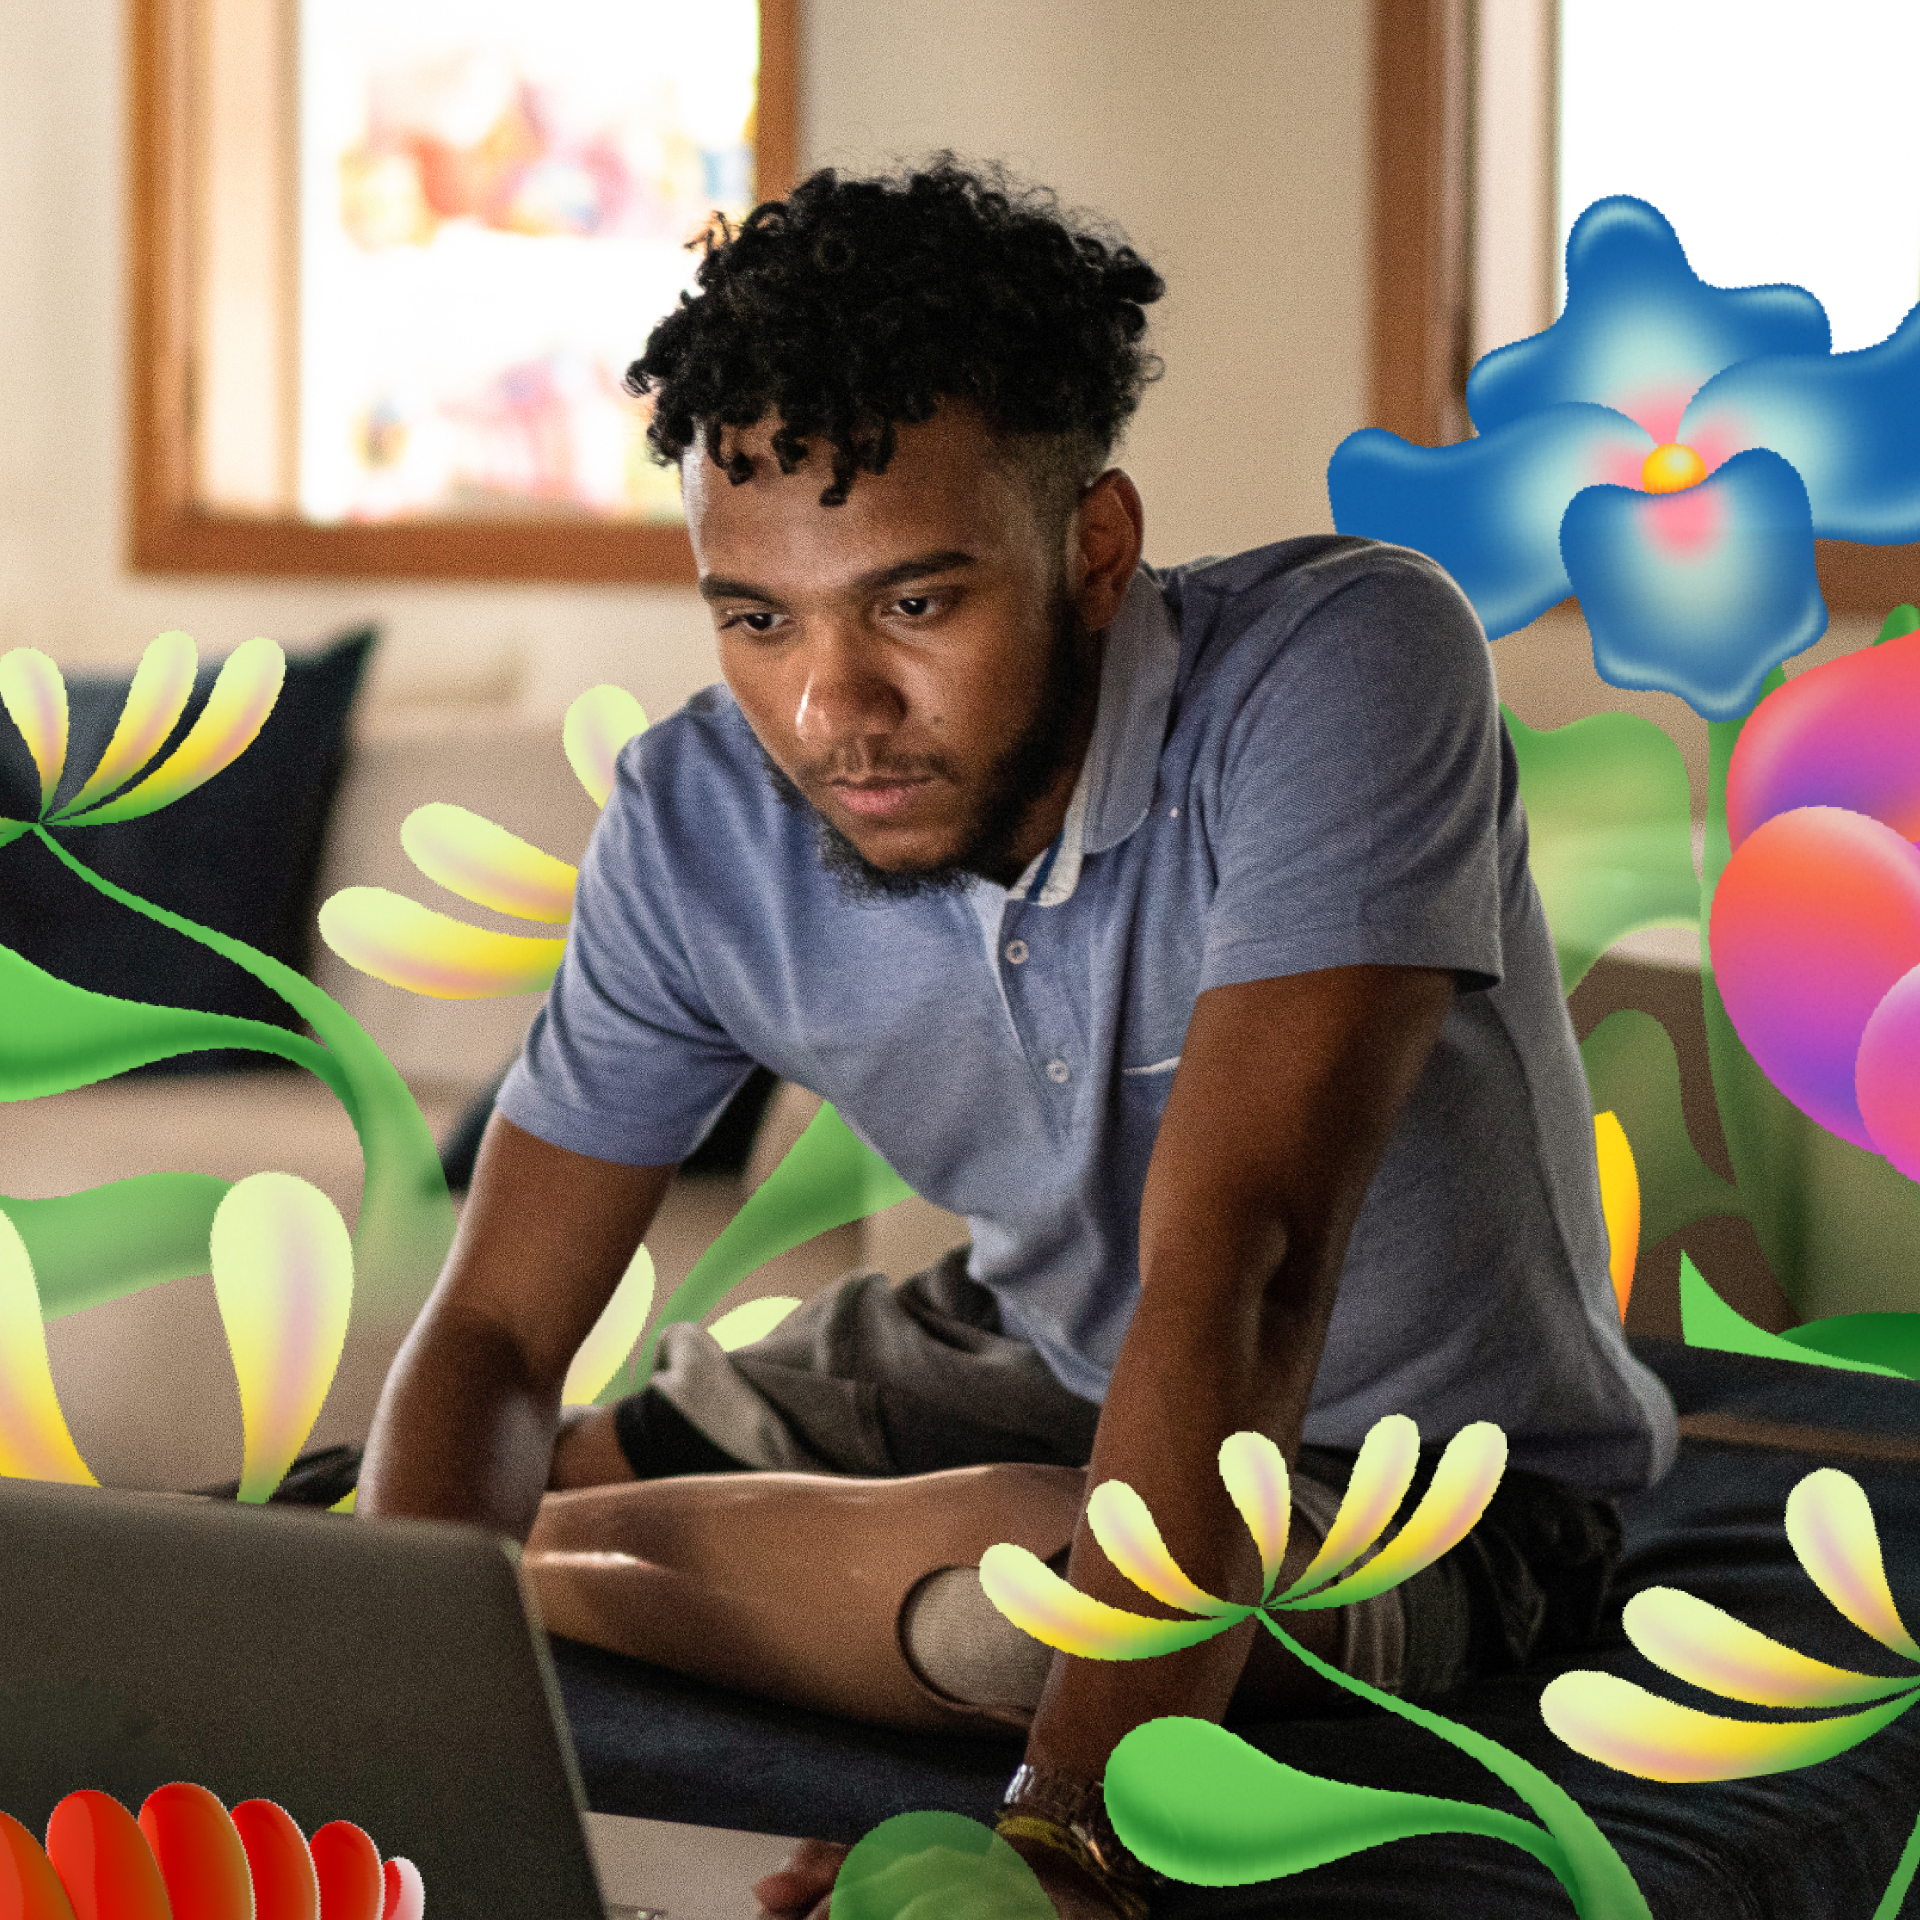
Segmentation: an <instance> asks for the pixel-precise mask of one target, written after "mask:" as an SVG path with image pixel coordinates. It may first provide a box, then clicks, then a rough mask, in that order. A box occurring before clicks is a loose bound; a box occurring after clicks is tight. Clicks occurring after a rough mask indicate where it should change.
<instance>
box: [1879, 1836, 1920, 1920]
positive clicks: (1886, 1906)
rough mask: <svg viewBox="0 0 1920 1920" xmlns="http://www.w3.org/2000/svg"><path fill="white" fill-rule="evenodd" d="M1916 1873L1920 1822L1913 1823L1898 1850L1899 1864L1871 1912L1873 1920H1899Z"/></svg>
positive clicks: (1918, 1868) (1918, 1865) (1919, 1864)
mask: <svg viewBox="0 0 1920 1920" xmlns="http://www.w3.org/2000/svg"><path fill="white" fill-rule="evenodd" d="M1916 1872H1920V1820H1916V1821H1915V1822H1914V1826H1913V1831H1912V1832H1911V1833H1910V1834H1908V1835H1907V1844H1906V1845H1905V1846H1904V1847H1902V1848H1901V1849H1900V1861H1899V1864H1898V1865H1897V1866H1896V1867H1895V1868H1894V1870H1893V1878H1892V1879H1891V1880H1889V1881H1888V1882H1887V1890H1886V1892H1885V1893H1883V1894H1882V1895H1881V1896H1880V1904H1879V1905H1878V1906H1877V1907H1875V1908H1874V1910H1873V1920H1900V1909H1901V1908H1902V1907H1903V1906H1905V1905H1906V1900H1907V1890H1908V1889H1909V1888H1910V1887H1911V1886H1912V1885H1913V1877H1914V1874H1915V1873H1916Z"/></svg>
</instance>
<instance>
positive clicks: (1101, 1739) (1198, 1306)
mask: <svg viewBox="0 0 1920 1920" xmlns="http://www.w3.org/2000/svg"><path fill="white" fill-rule="evenodd" d="M1315 1291H1316V1289H1314V1288H1312V1287H1310V1286H1294V1287H1289V1286H1286V1285H1285V1284H1284V1283H1283V1282H1281V1283H1276V1284H1275V1285H1274V1286H1271V1287H1268V1288H1266V1289H1265V1290H1264V1291H1262V1292H1258V1293H1256V1292H1255V1291H1254V1290H1253V1289H1251V1288H1243V1289H1240V1290H1238V1291H1235V1290H1234V1289H1231V1288H1228V1287H1213V1288H1207V1289H1204V1290H1203V1289H1200V1288H1189V1289H1177V1288H1173V1287H1168V1288H1165V1289H1162V1290H1150V1291H1149V1292H1148V1294H1146V1295H1145V1296H1144V1297H1143V1298H1142V1300H1141V1303H1140V1306H1139V1308H1138V1310H1137V1311H1136V1312H1135V1314H1134V1317H1133V1322H1132V1325H1131V1326H1130V1327H1129V1328H1128V1331H1127V1337H1126V1340H1125V1342H1124V1343H1123V1345H1122V1347H1121V1350H1120V1357H1119V1361H1118V1363H1117V1364H1116V1366H1115V1368H1114V1373H1113V1380H1112V1384H1111V1385H1110V1387H1109V1389H1108V1393H1107V1398H1106V1403H1105V1406H1104V1409H1103V1411H1102V1413H1101V1417H1100V1425H1099V1429H1098V1432H1097V1434H1096V1436H1095V1440H1094V1448H1093V1459H1092V1462H1091V1464H1090V1467H1089V1470H1088V1475H1087V1485H1088V1489H1089V1491H1091V1490H1092V1489H1093V1488H1094V1487H1096V1486H1098V1485H1099V1484H1100V1483H1101V1482H1102V1481H1103V1480H1124V1481H1126V1482H1127V1483H1128V1484H1129V1485H1130V1486H1131V1487H1132V1488H1133V1489H1134V1491H1135V1492H1136V1493H1138V1494H1139V1495H1140V1497H1141V1498H1142V1499H1143V1500H1144V1501H1145V1502H1146V1504H1147V1507H1148V1510H1149V1511H1150V1512H1151V1513H1152V1514H1153V1517H1154V1519H1155V1521H1156V1522H1157V1523H1158V1525H1159V1528H1160V1533H1161V1537H1162V1538H1163V1539H1164V1540H1165V1541H1166V1544H1167V1548H1168V1551H1169V1552H1170V1553H1171V1554H1172V1555H1173V1557H1174V1559H1175V1560H1176V1561H1177V1562H1178V1563H1179V1565H1180V1566H1181V1567H1182V1568H1183V1569H1184V1571H1185V1572H1186V1573H1187V1575H1188V1576H1189V1577H1190V1578H1191V1579H1192V1580H1193V1581H1194V1582H1195V1583H1196V1584H1197V1585H1199V1586H1200V1587H1202V1588H1204V1589H1206V1590H1207V1591H1208V1592H1210V1593H1213V1594H1216V1595H1218V1596H1219V1597H1220V1598H1222V1599H1225V1600H1234V1601H1251V1600H1253V1599H1255V1598H1257V1596H1258V1593H1259V1587H1260V1558H1259V1553H1258V1550H1257V1549H1256V1547H1255V1546H1254V1543H1253V1538H1252V1536H1251V1535H1250V1534H1249V1533H1248V1531H1247V1527H1246V1523H1245V1522H1244V1521H1243V1520H1242V1519H1241V1517H1240V1514H1239V1511H1238V1510H1237V1509H1236V1508H1235V1506H1234V1505H1233V1502H1232V1500H1231V1498H1230V1497H1229V1496H1228V1493H1227V1490H1226V1487H1225V1485H1224V1484H1223V1483H1222V1481H1221V1478H1220V1468H1219V1452H1220V1443H1221V1441H1222V1440H1224V1439H1225V1438H1226V1437H1227V1435H1228V1434H1229V1433H1234V1432H1237V1431H1240V1430H1242V1429H1252V1430H1254V1431H1256V1432H1260V1433H1265V1434H1267V1435H1269V1436H1270V1437H1271V1438H1272V1439H1274V1440H1275V1441H1276V1442H1277V1443H1278V1444H1279V1446H1280V1448H1281V1451H1282V1452H1283V1453H1284V1454H1285V1455H1286V1456H1287V1458H1288V1461H1289V1463H1291V1461H1292V1459H1293V1457H1294V1455H1295V1454H1296V1452H1297V1451H1298V1448H1299V1444H1300V1429H1301V1424H1302V1422H1303V1421H1304V1419H1305V1417H1306V1407H1307V1400H1308V1396H1309V1394H1310V1392H1311V1389H1312V1385H1313V1377H1314V1373H1315V1370H1316V1368H1317V1366H1318V1363H1319V1358H1320V1351H1321V1346H1322V1343H1323V1340H1324V1335H1325V1318H1326V1315H1325V1312H1324V1311H1321V1312H1318V1313H1316V1312H1313V1311H1311V1310H1309V1309H1308V1308H1306V1307H1304V1306H1295V1307H1289V1306H1288V1305H1287V1304H1285V1303H1286V1302H1288V1301H1290V1300H1291V1301H1296V1302H1298V1301H1302V1300H1307V1299H1311V1298H1312V1297H1313V1296H1314V1293H1315ZM1068 1577H1069V1579H1071V1581H1072V1582H1073V1584H1074V1585H1075V1586H1076V1587H1078V1588H1079V1589H1080V1590H1081V1591H1082V1592H1084V1593H1088V1594H1091V1595H1092V1596H1093V1597H1094V1598H1095V1599H1098V1600H1104V1601H1106V1602H1107V1603H1108V1604H1109V1605H1112V1606H1117V1607H1122V1608H1125V1609H1127V1610H1128V1611H1130V1612H1134V1613H1142V1614H1150V1615H1154V1616H1157V1617H1160V1618H1167V1619H1174V1618H1182V1617H1185V1616H1182V1615H1180V1614H1178V1613H1177V1611H1176V1610H1175V1609H1172V1608H1169V1607H1163V1606H1161V1605H1160V1604H1159V1603H1158V1602H1156V1601H1154V1600H1153V1599H1151V1598H1149V1597H1148V1596H1147V1595H1146V1594H1144V1593H1142V1592H1141V1591H1140V1589H1139V1588H1138V1587H1136V1586H1134V1585H1133V1583H1132V1582H1131V1581H1130V1580H1128V1579H1127V1578H1126V1577H1125V1576H1124V1575H1123V1574H1121V1573H1120V1572H1119V1571H1118V1570H1117V1569H1116V1568H1115V1567H1114V1566H1113V1565H1112V1563H1111V1562H1110V1561H1109V1560H1108V1559H1107V1557H1106V1555H1105V1554H1104V1553H1103V1552H1102V1551H1101V1550H1100V1547H1099V1544H1098V1543H1097V1542H1096V1541H1095V1540H1094V1538H1093V1535H1092V1533H1091V1531H1090V1530H1089V1528H1088V1527H1087V1525H1086V1523H1085V1521H1084V1519H1083V1520H1082V1522H1081V1525H1080V1528H1079V1531H1078V1533H1077V1534H1076V1535H1075V1538H1074V1544H1073V1553H1072V1558H1071V1561H1070V1563H1069V1567H1068ZM1262 1631H1264V1629H1262V1628H1261V1627H1260V1626H1259V1625H1258V1623H1257V1622H1253V1621H1248V1622H1246V1623H1245V1624H1243V1625H1241V1626H1238V1627H1235V1628H1234V1629H1233V1630H1232V1631H1230V1632H1228V1633H1224V1634H1219V1635H1216V1636H1215V1637H1214V1638H1213V1639H1211V1640H1207V1641H1204V1642H1202V1644H1201V1645H1199V1646H1197V1647H1190V1648H1187V1649H1185V1650H1184V1651H1182V1652H1179V1653H1173V1654H1165V1655H1161V1656H1159V1657H1156V1658H1153V1659H1148V1660H1112V1661H1108V1660H1081V1659H1069V1658H1067V1657H1065V1656H1059V1657H1056V1659H1055V1661H1054V1666H1053V1672H1052V1675H1051V1676H1050V1678H1049V1681H1048V1685H1047V1689H1046V1692H1045V1694H1044V1695H1043V1697H1042V1699H1041V1702H1040V1708H1039V1711H1038V1713H1037V1714H1036V1716H1035V1719H1034V1723H1033V1729H1032V1733H1031V1735H1030V1737H1029V1740H1028V1745H1027V1758H1028V1759H1029V1760H1030V1761H1032V1762H1033V1763H1034V1764H1035V1765H1037V1766H1045V1767H1051V1768H1056V1769H1059V1770H1060V1771H1062V1772H1066V1773H1069V1774H1071V1775H1073V1776H1075V1777H1077V1778H1081V1779H1089V1780H1092V1779H1098V1778H1099V1777H1100V1776H1101V1775H1102V1774H1103V1773H1104V1772H1105V1770H1106V1764H1107V1760H1108V1757H1109V1756H1110V1754H1111V1753H1112V1751H1113V1748H1114V1747H1115V1746H1116V1745H1117V1744H1118V1742H1119V1741H1120V1739H1121V1738H1122V1737H1123V1736H1124V1735H1125V1734H1127V1733H1128V1732H1130V1731H1131V1730H1132V1729H1133V1728H1134V1727H1136V1726H1139V1725H1141V1724H1143V1723H1144V1722H1145V1721H1148V1720H1152V1719H1157V1718H1158V1717H1160V1716H1161V1715H1163V1714H1192V1715H1195V1716H1197V1717H1199V1718H1202V1719H1208V1720H1218V1719H1219V1718H1220V1717H1221V1715H1222V1714H1223V1713H1224V1712H1225V1711H1226V1707H1227V1703H1228V1701H1229V1700H1231V1698H1232V1697H1233V1691H1234V1687H1235V1686H1236V1684H1237V1683H1238V1681H1239V1679H1240V1674H1241V1670H1242V1669H1243V1668H1244V1666H1245V1665H1246V1661H1247V1655H1248V1653H1249V1651H1250V1649H1251V1648H1252V1646H1253V1636H1254V1635H1255V1634H1257V1633H1260V1632H1262Z"/></svg>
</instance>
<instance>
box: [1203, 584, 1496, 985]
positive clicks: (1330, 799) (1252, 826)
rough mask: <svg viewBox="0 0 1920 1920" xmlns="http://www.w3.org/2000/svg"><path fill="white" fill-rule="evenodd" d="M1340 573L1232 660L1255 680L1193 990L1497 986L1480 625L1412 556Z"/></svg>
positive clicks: (1214, 842)
mask: <svg viewBox="0 0 1920 1920" xmlns="http://www.w3.org/2000/svg"><path fill="white" fill-rule="evenodd" d="M1329 571H1331V572H1333V573H1334V574H1335V578H1334V579H1332V580H1325V581H1323V582H1321V583H1320V584H1321V589H1322V590H1321V592H1320V595H1319V597H1318V598H1317V599H1316V600H1313V601H1311V602H1310V603H1309V604H1308V605H1307V606H1306V607H1305V609H1304V611H1303V610H1301V609H1300V608H1299V607H1298V606H1297V605H1296V606H1295V607H1293V608H1270V609H1268V610H1267V611H1266V612H1265V613H1264V614H1262V615H1260V616H1259V617H1258V619H1257V621H1256V624H1255V626H1253V627H1251V628H1249V629H1248V630H1247V631H1246V632H1245V633H1244V634H1242V635H1240V636H1239V637H1238V639H1237V641H1236V643H1235V645H1234V646H1233V647H1232V648H1231V649H1229V650H1228V651H1229V654H1230V655H1238V656H1240V659H1241V662H1242V664H1241V666H1240V669H1239V670H1240V671H1241V673H1243V674H1244V675H1245V678H1246V685H1245V690H1244V695H1243V697H1241V698H1240V699H1239V700H1238V702H1237V704H1236V705H1235V707H1234V709H1233V711H1232V714H1231V718H1230V719H1229V720H1227V721H1226V723H1225V725H1224V729H1223V731H1222V734H1221V739H1220V747H1219V753H1218V759H1217V775H1216V786H1215V791H1214V792H1213V794H1212V795H1211V796H1210V799H1211V806H1212V811H1213V817H1212V818H1211V819H1210V821H1209V823H1208V830H1209V839H1210V842H1211V848H1212V854H1213V859H1214V865H1215V871H1216V876H1217V886H1216V890H1215V894H1214V898H1213V902H1212V905H1211V907H1210V909H1209V912H1208V917H1207V928H1206V948H1205V954H1204V958H1203V962H1202V975H1201V989H1202V990H1203V991H1204V990H1205V989H1206V988H1207V987H1213V986H1225V985H1232V984H1238V983H1242V982H1245V981H1249V980H1260V979H1268V978H1273V977H1276V976H1279V975H1283V974H1290V973H1306V972H1311V971H1314V970H1316V969H1318V968H1322V967H1335V966H1351V965H1384V966H1425V967H1441V968H1448V969H1451V970H1453V971H1454V972H1455V974H1456V975H1457V976H1458V979H1459V985H1460V986H1461V988H1462V989H1464V990H1474V989H1478V988H1485V987H1492V986H1497V985H1498V984H1499V982H1500V980H1501V977H1502V956H1501V940H1500V924H1501V921H1500V916H1501V889H1500V867H1499V808H1500V715H1499V707H1498V704H1497V701H1496V699H1495V695H1494V687H1493V673H1492V667H1491V664H1490V662H1489V661H1488V658H1487V643H1486V640H1485V637H1484V635H1483V634H1482V632H1481V629H1480V624H1479V622H1478V620H1477V619H1476V618H1475V616H1474V613H1473V610H1472V608H1471V606H1470V605H1469V604H1468V602H1467V600H1466V597H1465V596H1464V595H1463V594H1462V593H1461V592H1460V590H1459V588H1458V587H1457V586H1455V585H1454V583H1453V581H1452V580H1451V579H1449V578H1448V576H1447V575H1446V574H1445V573H1443V572H1442V571H1441V570H1440V569H1439V568H1438V567H1436V566H1435V565H1433V563H1432V562H1430V561H1428V560H1426V559H1425V558H1423V557H1422V556H1420V555H1417V554H1413V553H1409V552H1405V551H1403V550H1399V549H1391V548H1388V549H1382V548H1378V547H1376V548H1372V549H1370V550H1368V551H1367V552H1366V553H1365V554H1364V555H1360V556H1352V555H1349V556H1346V557H1344V558H1343V560H1342V562H1341V564H1340V567H1339V568H1337V569H1330V570H1329ZM1342 571H1344V572H1345V573H1346V574H1347V575H1348V577H1346V578H1344V579H1342V578H1340V577H1339V574H1340V573H1341V572H1342Z"/></svg>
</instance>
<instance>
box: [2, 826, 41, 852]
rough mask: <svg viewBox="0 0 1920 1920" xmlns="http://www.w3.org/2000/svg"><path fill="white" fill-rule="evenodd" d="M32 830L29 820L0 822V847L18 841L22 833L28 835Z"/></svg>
mask: <svg viewBox="0 0 1920 1920" xmlns="http://www.w3.org/2000/svg"><path fill="white" fill-rule="evenodd" d="M32 830H33V822H32V821H31V820H0V847H4V846H6V845H7V844H8V843H9V842H11V841H14V840H18V839H19V838H20V836H21V835H22V834H23V833H30V832H31V831H32Z"/></svg>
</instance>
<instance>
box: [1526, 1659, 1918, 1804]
mask: <svg viewBox="0 0 1920 1920" xmlns="http://www.w3.org/2000/svg"><path fill="white" fill-rule="evenodd" d="M1916 1700H1920V1692H1910V1693H1908V1694H1905V1695H1903V1696H1902V1697H1901V1698H1899V1699H1897V1700H1892V1701H1889V1702H1887V1703H1886V1704H1885V1705H1883V1706H1878V1707H1872V1708H1869V1709H1868V1711H1867V1712H1865V1713H1849V1714H1843V1715H1841V1716H1839V1717H1838V1718H1834V1719H1824V1720H1729V1719H1726V1718H1724V1717H1722V1716H1721V1715H1719V1714H1715V1713H1701V1712H1699V1711H1697V1710H1696V1709H1695V1708H1693V1707H1683V1706H1679V1705H1677V1704H1676V1703H1675V1702H1673V1701H1671V1700H1663V1699H1661V1698H1660V1696H1659V1695H1658V1694H1654V1693H1649V1692H1647V1690H1646V1689H1645V1688H1644V1687H1637V1686H1635V1685H1634V1684H1633V1682H1632V1681H1631V1680H1622V1679H1621V1678H1620V1677H1619V1676H1618V1675H1617V1674H1612V1673H1590V1672H1574V1673H1563V1674H1561V1675H1560V1676H1559V1678H1558V1679H1556V1680H1553V1681H1550V1682H1549V1683H1548V1685H1547V1688H1546V1691H1545V1692H1544V1693H1543V1694H1542V1695H1541V1696H1540V1717H1541V1718H1542V1719H1543V1720H1545V1721H1546V1723H1547V1725H1548V1727H1550V1728H1551V1729H1552V1731H1553V1732H1554V1733H1555V1734H1556V1735H1557V1736H1558V1737H1559V1738H1560V1739H1561V1740H1564V1741H1565V1742H1566V1744H1567V1745H1568V1746H1570V1747H1571V1748H1573V1750H1574V1751H1575V1752H1576V1753H1584V1754H1585V1755H1586V1756H1587V1758H1588V1759H1590V1760H1598V1761H1599V1762H1600V1763H1601V1765H1603V1766H1608V1767H1613V1768H1616V1769H1617V1770H1618V1771H1620V1772H1621V1773H1636V1774H1639V1775H1640V1776H1641V1777H1642V1778H1643V1779H1647V1780H1746V1779H1750V1778H1751V1777H1752V1776H1754V1775H1755V1774H1761V1773H1785V1772H1788V1771H1790V1770H1791V1769H1793V1768H1795V1767H1810V1766H1813V1765H1815V1764H1816V1763H1817V1762H1819V1761H1822V1760H1831V1759H1832V1758H1833V1756H1834V1755H1835V1754H1836V1753H1844V1752H1845V1751H1846V1750H1847V1749H1848V1748H1849V1747H1853V1746H1858V1745H1859V1743H1860V1742H1861V1741H1862V1740H1865V1739H1868V1738H1869V1737H1870V1736H1871V1735H1873V1734H1875V1733H1877V1732H1879V1730H1880V1729H1881V1728H1882V1727H1884V1726H1885V1725H1886V1724H1887V1722H1888V1721H1890V1720H1894V1719H1897V1718H1898V1717H1899V1716H1900V1715H1901V1714H1902V1713H1904V1712H1905V1711H1906V1710H1907V1709H1908V1708H1909V1707H1910V1706H1912V1705H1914V1703H1915V1701H1916Z"/></svg>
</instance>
